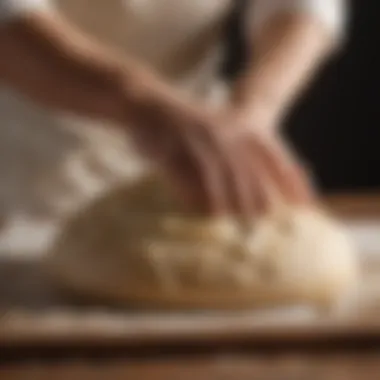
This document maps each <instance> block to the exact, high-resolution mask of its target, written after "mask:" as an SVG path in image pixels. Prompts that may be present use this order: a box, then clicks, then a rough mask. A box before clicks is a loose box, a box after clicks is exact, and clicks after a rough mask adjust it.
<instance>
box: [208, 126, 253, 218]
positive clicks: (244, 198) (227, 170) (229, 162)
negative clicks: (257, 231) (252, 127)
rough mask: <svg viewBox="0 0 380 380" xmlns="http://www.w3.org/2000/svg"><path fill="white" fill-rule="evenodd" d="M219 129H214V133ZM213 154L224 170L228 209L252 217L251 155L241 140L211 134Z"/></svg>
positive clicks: (244, 216) (245, 216)
mask: <svg viewBox="0 0 380 380" xmlns="http://www.w3.org/2000/svg"><path fill="white" fill-rule="evenodd" d="M218 132H221V131H216V133H218ZM212 138H213V141H214V144H215V150H216V152H215V154H216V155H217V156H218V159H219V160H220V161H221V165H222V169H223V170H224V186H225V188H226V189H227V190H228V191H227V193H228V195H229V202H230V210H231V212H233V213H234V214H236V215H239V216H241V217H243V218H252V215H253V213H254V200H253V198H252V190H253V188H252V182H253V181H252V178H251V177H252V172H251V170H250V168H251V163H250V160H251V157H250V154H249V151H248V149H247V146H245V144H243V143H242V141H239V140H236V139H229V138H226V136H224V135H222V134H221V133H220V134H219V135H217V134H216V135H215V136H212Z"/></svg>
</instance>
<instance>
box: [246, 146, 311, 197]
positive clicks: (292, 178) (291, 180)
mask: <svg viewBox="0 0 380 380" xmlns="http://www.w3.org/2000/svg"><path fill="white" fill-rule="evenodd" d="M253 144H255V146H256V149H257V151H258V152H259V154H260V157H262V164H263V165H265V166H266V167H267V171H268V173H270V175H271V176H272V178H273V183H275V184H276V187H277V188H278V190H279V191H280V192H281V193H282V195H283V196H284V197H285V199H286V200H287V201H289V202H296V203H299V202H306V201H308V200H309V199H310V197H311V192H312V190H311V186H309V183H308V181H307V179H306V177H305V176H304V174H303V173H301V171H300V169H299V167H298V165H297V163H296V161H295V159H294V158H293V157H292V156H291V154H290V153H289V152H287V151H286V149H285V148H284V147H283V146H282V145H281V144H280V143H279V141H278V140H277V139H274V138H273V139H267V140H263V139H254V140H253Z"/></svg>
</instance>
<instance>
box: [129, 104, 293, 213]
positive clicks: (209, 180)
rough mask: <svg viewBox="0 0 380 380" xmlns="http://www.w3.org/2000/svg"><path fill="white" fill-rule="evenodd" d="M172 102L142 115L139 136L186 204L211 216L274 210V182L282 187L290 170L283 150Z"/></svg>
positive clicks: (140, 114) (138, 121) (136, 134)
mask: <svg viewBox="0 0 380 380" xmlns="http://www.w3.org/2000/svg"><path fill="white" fill-rule="evenodd" d="M173 104H174V103H173ZM173 104H168V103H166V104H163V105H158V104H157V103H156V104H155V105H154V106H150V107H147V108H146V109H145V110H144V112H139V115H138V117H137V118H136V128H135V129H134V134H135V137H136V141H137V142H138V145H139V146H140V148H141V149H142V150H143V152H145V153H146V154H147V156H148V157H150V158H151V159H152V160H154V162H156V163H157V164H158V165H159V166H160V167H161V168H163V169H164V172H165V174H167V175H168V176H169V178H170V180H171V181H172V183H173V184H174V185H175V186H176V187H177V188H178V189H179V190H180V194H181V195H183V196H185V199H186V201H187V202H190V203H191V205H193V206H198V207H200V208H201V209H202V210H203V211H205V212H208V213H211V214H225V213H234V214H241V215H244V216H247V217H252V215H255V214H257V212H258V211H259V210H260V211H263V206H264V205H265V207H266V205H268V207H269V206H270V204H271V202H272V193H273V192H272V184H276V188H277V187H279V188H281V189H282V187H281V186H282V185H283V182H284V180H283V177H284V175H285V176H286V175H288V171H289V165H288V161H286V163H285V162H282V161H283V160H284V157H283V155H280V156H279V153H281V154H282V150H281V151H279V149H278V146H277V145H274V144H273V142H271V143H269V141H267V140H264V139H262V138H260V137H259V136H255V135H254V134H250V135H249V138H247V135H244V133H233V134H231V133H230V132H231V131H233V130H234V129H232V128H230V126H226V123H225V121H223V120H218V118H216V117H214V116H212V115H210V114H206V113H203V112H201V111H199V110H195V109H192V108H190V107H184V106H182V105H180V106H179V105H178V104H176V105H173ZM235 131H237V130H236V129H235ZM240 132H241V131H240ZM278 161H280V164H278ZM284 169H286V171H284ZM279 182H280V184H278V183H279ZM286 184H288V182H286ZM287 191H290V190H289V189H287Z"/></svg>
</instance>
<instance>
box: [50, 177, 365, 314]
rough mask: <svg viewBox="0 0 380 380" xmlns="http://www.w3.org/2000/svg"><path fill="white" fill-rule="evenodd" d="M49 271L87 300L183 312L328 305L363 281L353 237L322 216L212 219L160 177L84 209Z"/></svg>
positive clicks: (284, 211)
mask: <svg viewBox="0 0 380 380" xmlns="http://www.w3.org/2000/svg"><path fill="white" fill-rule="evenodd" d="M48 265H49V266H48V268H49V270H50V272H51V274H52V275H53V276H54V278H55V280H56V281H58V283H59V284H60V285H61V286H63V287H66V288H68V289H70V290H72V291H76V292H77V293H80V294H82V295H84V296H86V295H87V296H91V297H100V298H104V299H106V300H110V301H113V302H117V303H120V304H126V303H139V304H148V305H150V306H151V305H160V306H174V307H176V306H177V307H187V306H190V307H205V306H209V307H252V306H260V305H263V304H266V305H267V304H282V303H299V302H301V303H302V302H307V303H312V304H313V303H314V304H323V305H325V304H330V303H334V302H338V301H339V300H340V299H341V298H342V297H346V296H347V295H348V294H349V293H350V292H351V291H352V290H353V288H354V287H355V284H356V281H357V277H358V272H357V263H356V257H355V252H354V249H353V246H352V244H351V241H350V240H349V239H348V237H347V235H346V233H345V231H344V229H343V228H342V227H341V226H340V225H339V224H338V223H337V222H336V221H334V220H333V219H331V218H330V217H329V216H327V215H325V214H324V213H323V212H321V211H319V210H315V209H301V208H300V209H297V208H292V207H288V206H283V207H282V208H281V209H279V210H274V211H273V213H272V214H268V215H265V216H263V217H262V218H260V219H259V220H257V221H255V222H252V224H251V225H247V224H244V225H243V224H242V223H241V222H239V221H238V220H235V219H232V218H231V219H229V218H226V219H211V218H209V217H205V216H200V215H198V214H195V213H193V214H192V213H189V212H185V211H184V209H183V208H182V207H181V205H180V204H179V203H176V202H175V201H174V197H172V195H171V194H170V191H168V189H167V188H166V187H165V185H164V184H163V183H162V182H161V181H159V180H158V179H156V178H153V177H150V178H146V179H143V180H141V181H139V182H138V183H136V184H135V185H133V186H125V187H122V188H119V189H117V190H116V191H115V192H113V193H110V194H108V195H107V196H106V197H103V198H102V199H99V200H98V201H96V202H94V203H93V204H91V205H90V206H89V207H88V208H86V209H84V210H82V211H80V212H79V213H78V214H77V215H76V217H74V218H73V219H71V220H70V221H69V222H68V223H67V225H66V226H65V228H64V229H63V232H62V234H61V236H60V237H59V239H58V240H57V241H56V244H55V245H54V247H53V250H52V252H51V253H50V255H49V258H48Z"/></svg>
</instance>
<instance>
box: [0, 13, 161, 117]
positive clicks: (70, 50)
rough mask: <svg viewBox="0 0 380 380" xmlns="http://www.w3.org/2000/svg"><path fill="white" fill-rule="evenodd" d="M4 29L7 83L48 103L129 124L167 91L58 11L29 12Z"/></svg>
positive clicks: (1, 71) (1, 67)
mask: <svg viewBox="0 0 380 380" xmlns="http://www.w3.org/2000/svg"><path fill="white" fill-rule="evenodd" d="M0 28H1V29H0V53H1V56H2V57H4V58H2V59H1V62H0V79H1V81H2V82H3V83H4V84H6V85H10V86H12V87H13V88H15V89H17V90H19V91H21V92H22V93H23V94H25V95H27V96H29V97H30V98H32V100H35V101H37V102H40V103H42V104H43V105H46V106H49V107H53V108H55V109H58V110H61V111H68V112H72V113H76V114H78V115H82V116H87V117H95V118H105V119H109V120H112V121H115V122H122V123H124V122H126V121H128V119H129V118H133V115H134V113H135V112H136V107H137V106H138V103H139V102H142V101H143V98H144V97H152V96H154V93H155V92H157V93H158V92H163V93H165V91H166V89H165V88H164V86H163V85H161V83H160V82H159V81H158V80H157V79H156V78H155V76H154V75H153V74H152V73H149V72H148V71H147V70H145V69H142V68H141V66H139V65H137V64H136V63H134V62H132V61H130V62H129V61H126V60H125V59H121V58H120V57H118V56H117V55H116V54H115V53H114V52H110V51H107V50H106V49H105V48H102V47H100V46H98V44H97V43H96V42H94V41H91V39H89V38H87V37H85V36H84V35H82V34H81V33H80V32H78V31H77V30H76V29H75V28H73V27H71V26H70V25H68V24H67V23H66V22H65V21H64V20H62V19H60V17H59V16H58V15H50V14H38V13H36V14H35V15H32V14H29V15H28V16H27V17H24V18H23V19H21V18H19V19H18V20H16V21H13V22H11V23H8V24H6V25H2V26H1V27H0Z"/></svg>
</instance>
